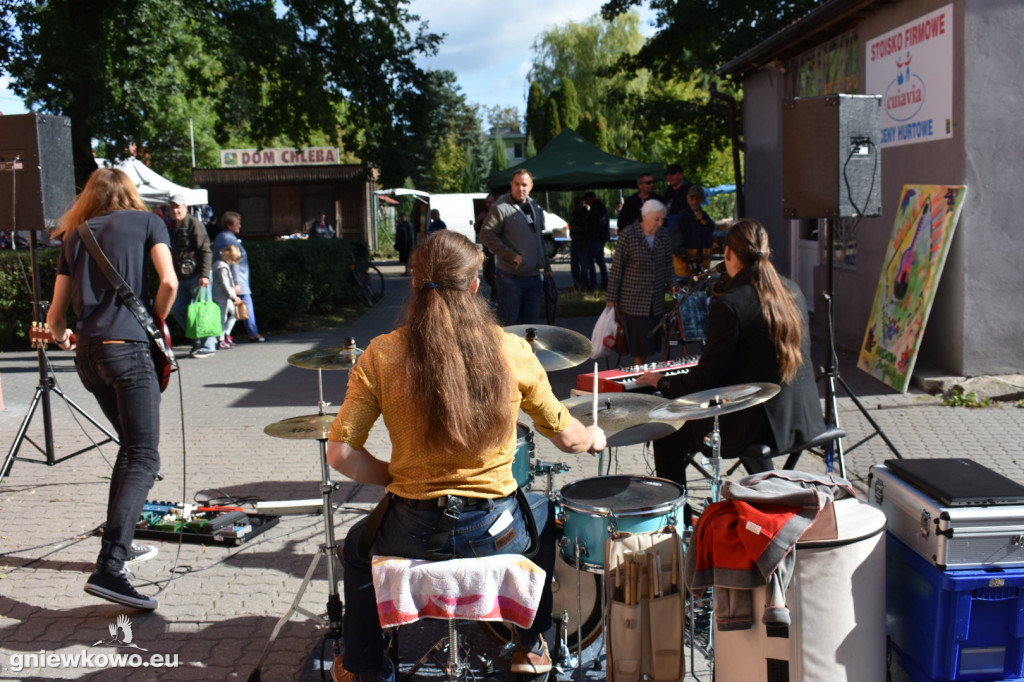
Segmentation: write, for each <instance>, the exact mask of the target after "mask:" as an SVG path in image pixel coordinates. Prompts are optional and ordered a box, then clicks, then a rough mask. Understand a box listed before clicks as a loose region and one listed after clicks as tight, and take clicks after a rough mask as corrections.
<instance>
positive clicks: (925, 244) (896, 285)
mask: <svg viewBox="0 0 1024 682" xmlns="http://www.w3.org/2000/svg"><path fill="white" fill-rule="evenodd" d="M966 193H967V188H966V187H963V186H953V185H904V186H903V192H902V193H901V195H900V206H899V210H898V211H897V213H896V220H895V224H894V225H893V231H892V241H891V242H890V243H889V249H888V251H886V254H885V263H884V264H883V266H882V277H881V279H880V280H879V282H878V290H877V291H876V292H875V302H874V305H873V306H872V307H871V317H870V319H869V320H868V329H867V332H866V333H865V335H864V345H862V346H861V349H860V358H859V359H858V360H857V367H859V368H860V369H862V370H864V371H865V372H867V373H868V374H870V375H872V376H873V377H875V378H877V379H879V380H880V381H882V382H883V383H886V384H888V385H889V386H892V387H893V388H895V389H896V390H898V391H903V392H906V390H907V386H908V385H909V384H910V375H911V372H912V371H913V369H914V363H915V362H916V361H917V352H918V349H919V348H920V345H921V338H922V337H923V336H924V326H925V323H927V322H928V313H929V312H930V311H931V309H932V303H933V302H934V300H935V291H936V289H938V286H939V275H941V274H942V266H943V265H944V264H945V262H946V254H947V253H948V251H949V244H950V242H951V241H952V239H953V230H955V229H956V223H957V219H958V218H959V217H960V209H961V208H962V207H963V201H964V195H965V194H966Z"/></svg>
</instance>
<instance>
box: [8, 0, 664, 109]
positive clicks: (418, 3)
mask: <svg viewBox="0 0 1024 682" xmlns="http://www.w3.org/2000/svg"><path fill="white" fill-rule="evenodd" d="M603 3H604V0H555V1H552V0H517V2H514V3H509V4H506V3H498V2H493V0H491V1H488V2H484V1H481V0H411V2H410V3H409V7H410V11H411V12H412V13H413V14H418V15H419V16H420V19H421V20H424V21H428V22H429V23H430V30H431V31H433V32H435V33H445V34H447V37H446V38H445V41H444V43H443V45H442V46H441V49H440V51H439V53H438V55H437V56H435V57H431V58H429V59H421V60H420V65H421V66H423V67H425V68H432V69H450V70H452V71H454V72H455V73H456V75H457V76H458V82H459V85H460V86H461V87H462V91H463V92H464V93H465V95H466V99H468V100H469V102H470V103H473V104H481V105H486V106H494V105H499V106H515V107H518V108H519V111H520V113H521V114H522V113H523V112H525V109H526V73H527V71H529V70H530V63H531V59H532V57H533V52H532V50H531V49H530V48H531V46H532V45H533V42H534V40H535V39H536V37H537V36H538V35H539V34H540V33H542V32H544V31H546V30H549V29H551V28H554V27H556V26H560V25H563V24H565V23H567V22H569V21H584V20H586V19H588V18H590V17H592V16H594V15H595V14H597V13H598V12H600V11H601V5H602V4H603ZM641 16H642V17H644V18H645V19H644V21H643V22H642V30H643V32H644V34H645V35H650V34H651V33H652V32H653V28H651V27H650V26H649V25H648V24H649V17H650V16H651V14H650V12H648V11H646V10H642V11H641ZM7 85H8V82H7V79H2V78H0V111H2V112H3V113H5V114H23V113H25V112H26V111H27V110H26V108H25V107H24V105H23V104H22V102H21V100H20V99H19V98H17V97H16V96H15V95H14V93H12V92H11V91H10V90H8V89H7Z"/></svg>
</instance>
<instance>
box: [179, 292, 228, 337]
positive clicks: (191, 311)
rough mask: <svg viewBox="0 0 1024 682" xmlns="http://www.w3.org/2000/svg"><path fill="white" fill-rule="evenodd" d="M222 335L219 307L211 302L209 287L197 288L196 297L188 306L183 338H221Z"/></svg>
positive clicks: (222, 328)
mask: <svg viewBox="0 0 1024 682" xmlns="http://www.w3.org/2000/svg"><path fill="white" fill-rule="evenodd" d="M223 333H224V327H223V325H222V324H221V318H220V306H219V305H217V304H216V303H214V302H213V299H212V298H211V296H210V287H199V290H198V291H196V297H195V298H194V299H192V302H191V303H189V304H188V329H186V330H185V336H187V337H188V338H190V339H205V338H206V337H208V336H221V335H222V334H223Z"/></svg>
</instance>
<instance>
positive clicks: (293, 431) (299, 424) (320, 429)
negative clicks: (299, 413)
mask: <svg viewBox="0 0 1024 682" xmlns="http://www.w3.org/2000/svg"><path fill="white" fill-rule="evenodd" d="M333 423H334V415H330V414H309V415H306V416H304V417H292V418H291V419H283V420H281V421H279V422H274V423H273V424H270V425H268V426H265V427H263V433H265V434H267V435H268V436H273V437H274V438H285V439H287V440H326V439H327V436H328V435H329V434H330V433H331V424H333Z"/></svg>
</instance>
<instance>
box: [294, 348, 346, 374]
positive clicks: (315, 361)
mask: <svg viewBox="0 0 1024 682" xmlns="http://www.w3.org/2000/svg"><path fill="white" fill-rule="evenodd" d="M362 354H363V351H362V350H360V349H358V348H356V347H355V344H353V345H352V346H351V347H349V346H348V345H345V346H340V347H337V348H314V349H313V350H304V351H302V352H301V353H295V354H294V355H290V356H288V364H289V365H294V366H296V367H302V368H303V369H352V368H353V367H354V366H355V364H356V360H358V359H359V356H360V355H362Z"/></svg>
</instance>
